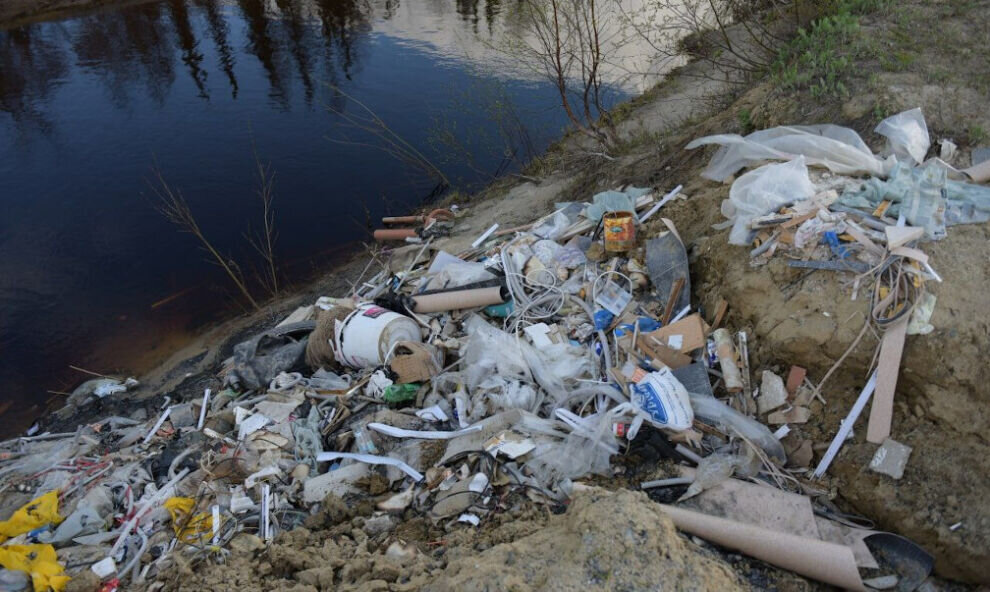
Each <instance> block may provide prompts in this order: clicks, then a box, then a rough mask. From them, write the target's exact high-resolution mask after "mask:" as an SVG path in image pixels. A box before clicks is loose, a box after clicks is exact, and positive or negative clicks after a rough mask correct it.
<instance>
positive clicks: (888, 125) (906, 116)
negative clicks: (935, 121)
mask: <svg viewBox="0 0 990 592" xmlns="http://www.w3.org/2000/svg"><path fill="white" fill-rule="evenodd" d="M873 131H875V132H876V133H878V134H880V135H881V136H884V137H885V138H887V150H888V151H889V152H891V153H892V154H893V155H894V156H895V157H897V159H898V160H908V161H909V162H911V163H912V164H921V163H922V162H924V160H925V155H926V154H928V148H930V147H931V145H932V141H931V137H930V136H929V135H928V125H927V124H926V123H925V116H924V115H923V114H922V113H921V109H918V108H915V109H911V110H909V111H904V112H903V113H898V114H897V115H891V116H890V117H888V118H887V119H884V120H883V121H881V122H880V123H879V124H878V125H877V127H876V129H875V130H873Z"/></svg>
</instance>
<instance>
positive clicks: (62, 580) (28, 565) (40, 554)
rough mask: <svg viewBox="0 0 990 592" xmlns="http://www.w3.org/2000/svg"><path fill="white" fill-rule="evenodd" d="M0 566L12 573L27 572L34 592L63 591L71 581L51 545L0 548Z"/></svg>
mask: <svg viewBox="0 0 990 592" xmlns="http://www.w3.org/2000/svg"><path fill="white" fill-rule="evenodd" d="M0 566H3V567H4V568H6V569H10V570H14V571H23V572H27V573H28V574H29V575H30V576H31V582H32V584H33V586H34V592H47V591H48V590H49V589H51V590H55V592H61V591H62V590H65V586H66V584H68V583H69V580H70V579H71V578H70V577H69V576H67V575H65V573H64V572H65V568H63V567H62V564H60V563H59V562H58V556H57V555H56V554H55V547H53V546H51V545H7V546H5V547H0Z"/></svg>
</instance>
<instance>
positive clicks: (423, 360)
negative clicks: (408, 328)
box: [389, 341, 437, 384]
mask: <svg viewBox="0 0 990 592" xmlns="http://www.w3.org/2000/svg"><path fill="white" fill-rule="evenodd" d="M389 368H391V370H392V372H395V374H396V375H397V378H396V381H395V382H396V383H397V384H407V383H410V382H426V381H427V380H429V379H430V378H432V377H433V376H434V375H435V374H436V373H437V366H436V364H435V363H434V361H433V356H431V355H430V350H429V349H427V346H425V345H423V344H422V343H414V342H411V341H400V342H399V343H397V344H396V346H395V353H394V354H393V355H392V358H391V360H390V361H389Z"/></svg>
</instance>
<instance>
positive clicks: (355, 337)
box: [333, 304, 423, 368]
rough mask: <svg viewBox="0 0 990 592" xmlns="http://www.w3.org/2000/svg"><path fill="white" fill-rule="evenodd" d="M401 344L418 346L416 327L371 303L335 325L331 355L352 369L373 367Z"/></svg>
mask: <svg viewBox="0 0 990 592" xmlns="http://www.w3.org/2000/svg"><path fill="white" fill-rule="evenodd" d="M400 341H413V342H415V343H421V342H422V341H423V336H422V335H421V334H420V332H419V325H418V324H416V321H414V320H412V319H410V318H409V317H406V316H402V315H400V314H398V313H394V312H392V311H390V310H386V309H384V308H382V307H380V306H375V305H374V304H362V305H360V306H358V307H357V308H356V309H355V310H354V312H352V313H351V314H349V315H347V316H346V317H345V318H344V320H343V321H336V325H335V326H334V348H333V349H334V356H335V357H336V358H337V361H338V362H340V363H341V364H343V365H345V366H349V367H351V368H374V367H375V366H381V365H382V364H384V363H385V357H386V356H388V353H389V351H390V350H391V349H392V347H393V346H394V345H395V344H396V343H398V342H400Z"/></svg>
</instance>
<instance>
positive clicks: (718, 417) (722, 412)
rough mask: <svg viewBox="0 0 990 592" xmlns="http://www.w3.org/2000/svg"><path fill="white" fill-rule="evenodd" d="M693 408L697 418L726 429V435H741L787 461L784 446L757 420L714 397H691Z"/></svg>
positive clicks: (775, 456)
mask: <svg viewBox="0 0 990 592" xmlns="http://www.w3.org/2000/svg"><path fill="white" fill-rule="evenodd" d="M691 407H693V408H694V415H695V417H698V418H702V419H707V420H708V421H711V422H713V423H714V424H715V425H717V426H719V427H722V428H724V429H725V430H726V433H729V434H732V433H737V434H739V435H741V436H742V437H744V438H746V439H747V440H749V441H750V442H752V443H753V444H756V445H757V446H759V447H760V448H762V449H763V452H766V453H767V454H768V455H769V456H771V457H773V458H775V459H777V460H778V461H781V462H783V461H784V460H786V458H787V455H786V453H785V452H784V446H783V445H782V444H781V443H780V441H779V440H777V438H775V437H774V435H773V433H772V432H771V431H770V429H769V428H767V426H765V425H763V424H762V423H760V422H758V421H756V420H755V419H752V418H750V417H746V416H745V415H743V414H742V413H739V412H738V411H736V410H735V409H733V408H732V407H729V406H728V405H726V404H725V403H723V402H721V401H719V400H718V399H716V398H714V397H706V396H697V395H691Z"/></svg>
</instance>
